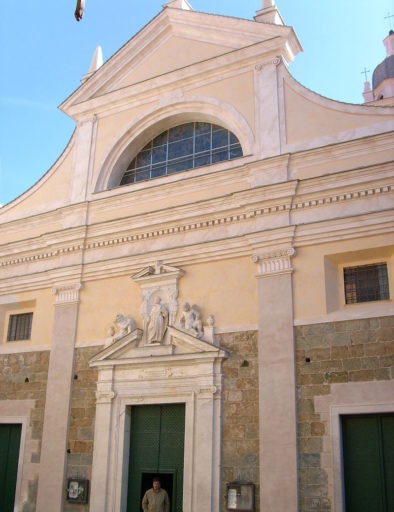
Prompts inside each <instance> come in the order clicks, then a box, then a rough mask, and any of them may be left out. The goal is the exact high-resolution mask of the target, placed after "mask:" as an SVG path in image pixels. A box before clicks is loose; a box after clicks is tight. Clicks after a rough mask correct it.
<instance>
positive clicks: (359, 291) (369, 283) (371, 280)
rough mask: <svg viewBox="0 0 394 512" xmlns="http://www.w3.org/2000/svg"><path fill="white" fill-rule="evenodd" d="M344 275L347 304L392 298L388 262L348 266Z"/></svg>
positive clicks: (344, 270)
mask: <svg viewBox="0 0 394 512" xmlns="http://www.w3.org/2000/svg"><path fill="white" fill-rule="evenodd" d="M343 276H344V282H345V298H346V304H357V303H359V302H369V301H375V300H388V299H389V298H390V293H389V281H388V276H387V265H386V263H376V264H374V265H362V266H359V267H347V268H344V269H343Z"/></svg>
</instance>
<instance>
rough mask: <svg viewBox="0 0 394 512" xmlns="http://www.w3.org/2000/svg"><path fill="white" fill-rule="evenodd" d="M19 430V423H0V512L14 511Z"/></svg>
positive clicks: (20, 429) (20, 428)
mask: <svg viewBox="0 0 394 512" xmlns="http://www.w3.org/2000/svg"><path fill="white" fill-rule="evenodd" d="M21 431H22V426H21V425H18V424H17V425H13V424H0V510H1V512H13V511H14V503H15V490H16V480H17V475H18V460H19V447H20V442H21Z"/></svg>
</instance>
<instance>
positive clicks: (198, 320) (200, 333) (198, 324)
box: [192, 304, 204, 339]
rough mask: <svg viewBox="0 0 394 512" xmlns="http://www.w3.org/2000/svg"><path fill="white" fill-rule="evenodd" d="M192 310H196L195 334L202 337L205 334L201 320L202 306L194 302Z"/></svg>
mask: <svg viewBox="0 0 394 512" xmlns="http://www.w3.org/2000/svg"><path fill="white" fill-rule="evenodd" d="M192 311H193V312H194V322H193V331H194V333H195V334H194V336H196V337H197V338H199V339H201V338H202V337H203V336H204V328H203V326H202V320H201V312H200V308H199V307H198V306H196V305H195V304H193V306H192Z"/></svg>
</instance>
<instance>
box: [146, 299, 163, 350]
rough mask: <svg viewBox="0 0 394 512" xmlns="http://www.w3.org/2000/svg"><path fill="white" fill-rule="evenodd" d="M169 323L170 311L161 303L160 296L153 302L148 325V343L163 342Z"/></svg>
mask: <svg viewBox="0 0 394 512" xmlns="http://www.w3.org/2000/svg"><path fill="white" fill-rule="evenodd" d="M167 325H168V311H167V308H166V307H165V306H163V305H162V304H161V299H160V297H156V298H155V301H154V303H153V306H152V309H151V312H150V315H149V321H148V325H147V333H146V340H147V342H148V343H161V342H162V341H163V337H164V333H165V330H166V328H167Z"/></svg>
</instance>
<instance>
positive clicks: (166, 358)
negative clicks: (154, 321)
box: [89, 327, 229, 368]
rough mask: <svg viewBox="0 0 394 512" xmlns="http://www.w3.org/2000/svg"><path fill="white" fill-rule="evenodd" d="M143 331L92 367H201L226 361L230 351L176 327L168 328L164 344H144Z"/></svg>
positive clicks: (105, 352)
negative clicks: (206, 360)
mask: <svg viewBox="0 0 394 512" xmlns="http://www.w3.org/2000/svg"><path fill="white" fill-rule="evenodd" d="M142 334H143V333H142V331H141V330H140V329H136V330H134V331H133V332H131V333H130V334H128V335H126V336H125V337H123V338H121V339H120V340H118V341H116V342H115V343H113V344H112V345H111V346H109V347H107V348H105V349H104V350H102V351H101V352H99V353H98V354H96V355H95V356H94V357H93V358H92V359H91V360H90V362H89V365H90V366H91V367H106V368H111V367H115V366H117V367H119V366H124V365H128V366H129V365H139V366H141V365H149V366H152V365H155V364H160V363H169V362H177V363H180V364H182V362H187V363H188V364H190V362H191V361H194V362H196V364H198V363H200V362H201V361H202V360H204V359H208V360H210V361H212V360H213V359H217V358H219V359H223V358H226V357H228V355H229V353H228V351H226V350H224V349H222V348H220V347H218V346H216V345H213V344H211V343H208V342H207V341H204V340H200V339H198V338H195V337H194V336H191V335H190V334H188V333H186V332H183V331H180V330H179V329H176V328H175V327H167V330H166V333H165V335H164V339H163V342H162V343H149V344H144V341H143V335H142Z"/></svg>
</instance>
